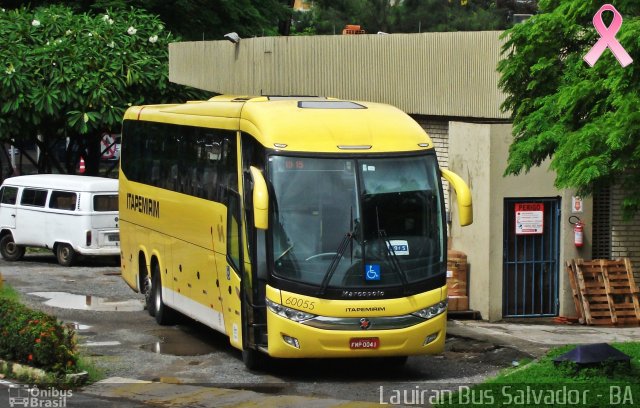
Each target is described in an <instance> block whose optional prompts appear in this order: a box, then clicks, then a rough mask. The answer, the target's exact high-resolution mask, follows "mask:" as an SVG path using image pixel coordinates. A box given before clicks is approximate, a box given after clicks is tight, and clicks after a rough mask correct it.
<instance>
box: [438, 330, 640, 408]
mask: <svg viewBox="0 0 640 408" xmlns="http://www.w3.org/2000/svg"><path fill="white" fill-rule="evenodd" d="M612 346H613V347H615V348H617V349H618V350H620V351H622V352H623V353H625V354H626V355H628V356H630V357H631V366H626V365H622V364H608V363H605V364H602V365H600V366H597V367H592V368H578V367H577V366H576V365H575V364H574V363H563V364H561V365H558V366H556V365H555V364H554V362H553V359H554V358H556V357H558V356H560V355H562V354H564V353H566V352H568V351H570V350H572V349H573V348H574V347H575V346H572V345H567V346H563V347H559V348H556V349H553V350H550V351H549V353H547V355H546V356H544V357H542V358H541V359H540V360H538V361H533V362H530V363H524V364H521V365H520V366H519V367H514V368H509V369H507V370H505V371H503V372H501V373H500V374H499V375H498V376H497V377H495V378H492V379H490V380H488V381H486V382H485V383H483V384H478V385H475V386H473V387H461V388H460V390H459V392H457V393H454V394H449V395H442V399H441V400H440V401H439V402H440V404H438V406H439V407H441V406H442V407H457V406H483V405H484V406H519V407H520V406H522V407H540V406H543V405H550V406H583V407H609V406H612V405H626V406H638V404H640V342H629V343H618V344H612Z"/></svg>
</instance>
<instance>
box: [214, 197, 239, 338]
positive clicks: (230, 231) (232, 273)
mask: <svg viewBox="0 0 640 408" xmlns="http://www.w3.org/2000/svg"><path fill="white" fill-rule="evenodd" d="M226 223H227V225H226V229H225V231H226V237H225V238H226V243H227V251H226V252H227V253H226V255H224V254H220V253H216V264H217V267H218V281H219V283H220V297H221V300H222V310H223V315H224V324H225V329H226V332H227V334H228V336H229V340H230V342H231V345H233V346H234V347H236V348H238V349H240V350H242V325H241V313H240V311H241V308H240V284H241V282H240V275H241V270H240V268H241V266H242V256H241V253H242V239H241V234H240V231H241V223H240V199H239V196H238V193H236V192H231V191H229V205H228V207H227V219H226Z"/></svg>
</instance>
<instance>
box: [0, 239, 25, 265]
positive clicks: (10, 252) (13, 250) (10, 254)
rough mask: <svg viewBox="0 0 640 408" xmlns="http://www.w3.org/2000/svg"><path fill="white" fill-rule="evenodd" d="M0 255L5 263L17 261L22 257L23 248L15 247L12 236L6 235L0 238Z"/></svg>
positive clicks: (20, 246)
mask: <svg viewBox="0 0 640 408" xmlns="http://www.w3.org/2000/svg"><path fill="white" fill-rule="evenodd" d="M0 255H2V258H3V259H4V260H6V261H19V260H21V259H22V257H23V256H24V247H23V246H22V245H16V243H15V242H14V241H13V235H11V234H6V235H4V236H3V237H2V238H0Z"/></svg>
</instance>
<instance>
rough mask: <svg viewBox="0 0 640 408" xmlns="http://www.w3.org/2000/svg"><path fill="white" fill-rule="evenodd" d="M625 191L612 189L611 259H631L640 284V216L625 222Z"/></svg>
mask: <svg viewBox="0 0 640 408" xmlns="http://www.w3.org/2000/svg"><path fill="white" fill-rule="evenodd" d="M622 200H623V189H622V187H620V186H613V187H612V188H611V204H610V209H609V211H610V225H611V259H619V258H629V259H631V265H632V266H633V270H634V274H635V277H636V282H638V283H640V216H635V217H634V218H633V219H631V220H625V219H624V216H623V214H622Z"/></svg>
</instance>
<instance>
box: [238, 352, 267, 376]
mask: <svg viewBox="0 0 640 408" xmlns="http://www.w3.org/2000/svg"><path fill="white" fill-rule="evenodd" d="M264 359H265V355H264V354H262V353H261V352H259V351H258V350H254V349H252V348H245V349H243V350H242V362H243V363H244V366H245V367H247V369H249V370H252V371H255V370H259V369H260V368H261V367H262V365H263V363H264Z"/></svg>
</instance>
